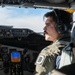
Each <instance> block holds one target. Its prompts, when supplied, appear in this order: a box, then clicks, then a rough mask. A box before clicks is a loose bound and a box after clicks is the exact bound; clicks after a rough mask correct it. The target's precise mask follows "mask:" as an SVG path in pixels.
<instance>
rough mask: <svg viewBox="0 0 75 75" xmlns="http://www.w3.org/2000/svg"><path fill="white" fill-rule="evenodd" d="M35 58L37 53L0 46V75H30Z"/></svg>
mask: <svg viewBox="0 0 75 75" xmlns="http://www.w3.org/2000/svg"><path fill="white" fill-rule="evenodd" d="M37 56H38V52H37V51H33V50H29V49H27V48H18V47H12V46H7V45H2V44H0V75H28V74H30V73H31V74H32V73H33V72H34V69H35V65H34V63H35V60H36V58H37Z"/></svg>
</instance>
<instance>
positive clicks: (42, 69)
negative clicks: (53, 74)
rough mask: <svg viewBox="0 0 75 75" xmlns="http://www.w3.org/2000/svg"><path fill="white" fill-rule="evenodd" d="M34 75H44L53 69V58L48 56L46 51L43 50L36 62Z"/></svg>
mask: <svg viewBox="0 0 75 75" xmlns="http://www.w3.org/2000/svg"><path fill="white" fill-rule="evenodd" d="M35 64H36V68H35V72H34V75H46V74H48V73H49V72H50V71H52V70H53V69H54V68H55V56H49V54H48V53H47V51H46V50H43V51H42V52H41V53H40V55H39V56H38V58H37V60H36V63H35Z"/></svg>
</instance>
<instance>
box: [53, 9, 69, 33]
mask: <svg viewBox="0 0 75 75" xmlns="http://www.w3.org/2000/svg"><path fill="white" fill-rule="evenodd" d="M53 11H54V13H55V16H56V18H57V26H56V30H57V32H58V33H60V34H63V33H65V32H66V31H67V30H68V28H67V26H66V25H65V24H64V23H63V22H62V20H61V13H60V11H59V10H56V9H54V10H53ZM57 13H58V14H57Z"/></svg>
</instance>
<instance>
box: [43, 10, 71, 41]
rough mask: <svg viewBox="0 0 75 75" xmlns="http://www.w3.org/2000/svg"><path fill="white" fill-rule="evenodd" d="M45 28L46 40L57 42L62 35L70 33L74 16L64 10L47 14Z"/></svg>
mask: <svg viewBox="0 0 75 75" xmlns="http://www.w3.org/2000/svg"><path fill="white" fill-rule="evenodd" d="M44 21H45V27H44V28H43V29H44V35H45V40H48V41H55V40H56V39H57V38H58V37H59V36H61V35H62V34H64V33H66V32H69V31H70V30H71V27H72V25H70V23H71V22H72V15H71V14H70V13H69V12H67V11H64V10H58V9H55V10H53V11H50V12H47V13H46V14H45V15H44Z"/></svg>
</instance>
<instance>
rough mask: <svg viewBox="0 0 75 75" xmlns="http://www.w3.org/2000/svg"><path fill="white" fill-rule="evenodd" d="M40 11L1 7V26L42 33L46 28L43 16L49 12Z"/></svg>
mask: <svg viewBox="0 0 75 75" xmlns="http://www.w3.org/2000/svg"><path fill="white" fill-rule="evenodd" d="M35 10H36V11H35ZM34 11H35V12H34ZM39 11H41V10H39V9H32V10H31V9H25V8H22V9H21V8H7V7H5V8H2V7H1V8H0V25H8V26H13V27H16V28H29V29H32V30H34V31H36V32H41V31H43V26H44V23H43V15H44V13H46V12H47V11H49V10H42V11H41V12H39Z"/></svg>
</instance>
